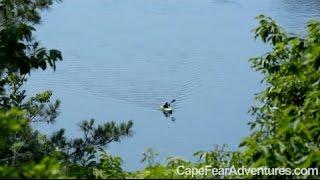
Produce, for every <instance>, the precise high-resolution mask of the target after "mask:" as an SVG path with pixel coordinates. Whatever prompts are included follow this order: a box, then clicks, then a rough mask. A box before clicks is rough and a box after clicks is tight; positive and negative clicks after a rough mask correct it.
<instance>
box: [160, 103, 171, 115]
mask: <svg viewBox="0 0 320 180" xmlns="http://www.w3.org/2000/svg"><path fill="white" fill-rule="evenodd" d="M160 109H161V111H163V112H166V113H172V111H173V109H172V108H171V107H168V108H164V107H163V105H162V106H160Z"/></svg>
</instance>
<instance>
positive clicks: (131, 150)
mask: <svg viewBox="0 0 320 180" xmlns="http://www.w3.org/2000/svg"><path fill="white" fill-rule="evenodd" d="M258 14H265V15H269V16H271V17H273V18H274V19H275V20H277V22H278V23H279V24H280V25H282V26H283V27H284V28H286V29H288V30H290V31H293V32H295V33H298V34H303V33H304V30H303V29H304V27H305V22H306V21H307V20H308V19H310V18H319V17H320V1H317V0H309V1H302V0H300V1H298V0H290V1H289V0H288V1H281V0H259V1H257V0H250V1H249V0H234V1H233V0H135V1H132V0H90V1H88V0H65V1H64V2H63V3H61V4H59V5H56V6H55V7H54V9H52V10H50V11H49V12H45V13H44V14H43V16H44V18H43V23H42V25H41V26H39V30H38V32H37V38H38V39H40V40H41V42H42V44H44V45H45V46H47V47H48V48H57V49H59V50H61V51H62V52H63V57H64V61H63V62H61V63H59V64H58V68H57V71H56V72H55V73H53V72H52V71H47V72H35V73H33V75H32V77H31V79H30V82H29V84H28V89H29V92H30V93H36V92H39V91H43V90H48V89H51V90H53V92H54V94H55V97H56V98H59V99H61V100H62V107H61V115H60V117H59V118H58V121H57V123H56V124H55V125H53V126H52V125H43V124H38V125H37V128H39V129H40V130H42V131H43V132H45V133H49V134H50V133H51V132H53V131H55V130H58V129H60V128H65V129H67V134H68V135H69V136H71V137H75V136H79V135H80V133H79V127H78V126H77V125H78V124H79V123H80V122H81V121H82V120H85V119H90V118H95V119H96V120H97V122H98V123H103V122H107V121H110V120H115V121H118V122H123V121H126V120H133V121H134V131H135V133H134V136H133V137H132V138H127V139H124V140H123V141H122V142H121V143H112V144H110V146H109V147H108V150H109V151H110V152H111V153H112V154H115V155H121V157H122V158H123V160H124V162H125V166H124V167H125V168H126V169H129V170H132V169H137V168H139V167H142V165H141V164H140V159H141V153H142V152H143V151H144V150H145V149H146V148H147V147H152V148H154V150H155V151H157V152H159V153H160V157H159V160H161V161H162V160H165V157H167V156H172V155H175V156H182V157H185V158H188V159H192V154H193V152H195V151H198V150H209V149H211V148H212V147H213V146H214V145H215V144H223V143H226V144H228V145H229V146H230V148H231V149H234V148H237V145H238V144H239V142H240V141H241V138H243V137H245V136H246V135H248V134H249V128H248V127H247V125H246V124H247V122H248V121H249V120H250V117H249V115H248V114H247V111H248V109H249V108H250V106H251V105H252V104H253V96H254V93H256V92H259V90H261V86H260V85H259V81H260V80H261V76H260V75H259V74H257V73H256V72H254V71H253V70H251V69H250V64H249V62H248V59H249V58H250V57H253V56H257V55H260V54H262V53H264V52H265V51H266V50H268V47H266V46H265V45H263V44H261V43H260V42H256V41H255V40H254V39H253V33H252V32H251V30H252V29H253V28H254V27H255V26H256V25H257V22H256V21H255V20H254V17H255V16H257V15H258ZM173 98H175V99H176V100H177V101H176V102H175V104H174V108H175V111H174V113H173V116H172V117H174V118H175V121H174V122H172V121H171V118H166V117H165V116H164V115H163V114H162V113H161V112H160V111H159V106H160V104H161V103H162V102H164V101H170V100H171V99H173Z"/></svg>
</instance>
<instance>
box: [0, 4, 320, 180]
mask: <svg viewBox="0 0 320 180" xmlns="http://www.w3.org/2000/svg"><path fill="white" fill-rule="evenodd" d="M55 2H57V1H54V0H27V1H18V0H1V1H0V23H1V24H0V26H1V27H0V177H1V178H270V176H266V175H229V176H228V175H227V176H226V175H222V174H219V175H212V174H210V173H209V174H207V175H201V176H200V175H199V176H193V177H192V176H191V175H190V174H187V173H186V174H179V173H177V167H179V166H183V167H189V168H201V167H204V166H207V165H210V166H211V167H215V168H228V167H235V168H240V167H243V166H244V167H248V168H249V167H251V168H258V167H269V168H276V167H286V168H292V169H294V168H319V167H320V22H319V21H315V20H312V21H309V22H308V23H307V26H306V35H305V36H298V35H295V34H292V33H289V32H286V31H285V30H284V29H282V28H281V27H280V26H278V25H277V24H276V23H275V21H274V20H273V19H271V18H269V17H266V16H263V15H260V16H258V17H257V20H258V23H259V24H258V26H257V28H256V29H254V31H253V33H254V36H255V37H256V39H259V40H262V41H263V42H264V43H266V44H267V45H268V46H270V47H272V49H271V51H270V52H267V53H265V54H264V55H262V56H259V57H256V58H252V59H250V62H251V65H252V68H253V69H255V70H256V71H258V72H260V73H261V74H262V75H263V79H262V81H261V82H262V84H263V85H264V87H265V89H264V90H263V91H262V92H260V93H258V94H257V95H256V104H255V105H254V106H253V107H251V109H250V111H249V112H250V114H251V117H252V121H251V122H250V123H249V128H250V129H251V134H250V136H248V137H246V138H244V139H243V140H242V142H241V143H240V145H239V149H238V150H233V151H230V150H228V148H227V147H226V146H216V147H215V148H214V149H213V150H211V151H199V152H195V153H194V156H196V157H198V159H199V160H198V161H196V162H191V161H188V160H186V159H183V158H180V157H169V158H168V159H167V161H166V163H164V164H161V163H158V162H156V161H155V157H156V156H157V153H156V152H154V151H153V150H152V149H148V150H147V151H146V152H144V153H143V156H142V163H146V167H145V168H144V169H142V170H139V171H136V172H126V171H124V170H123V169H122V165H123V164H122V163H123V162H122V160H121V158H120V157H114V156H112V155H110V154H108V153H107V152H106V151H105V150H104V149H105V148H106V145H108V144H109V143H111V142H119V141H120V140H121V139H123V138H126V137H130V136H132V133H133V122H132V121H128V122H126V123H120V124H118V123H115V122H107V123H105V124H100V125H96V124H95V121H94V120H93V119H91V120H87V121H84V122H82V123H81V124H80V128H81V131H82V136H81V137H79V138H74V139H72V138H68V137H66V136H65V130H63V129H62V130H60V131H58V132H56V133H54V134H52V135H44V134H43V133H41V132H39V131H38V130H36V129H34V128H32V123H34V122H38V123H39V122H41V123H49V124H50V123H53V122H55V120H56V118H57V117H58V115H59V111H60V109H59V105H60V101H59V100H52V97H51V96H52V92H51V91H45V92H39V93H38V94H35V95H34V96H31V97H29V96H27V95H26V91H25V90H24V89H23V85H24V83H25V82H26V81H27V80H28V77H29V76H30V74H31V73H32V72H33V71H36V70H50V69H53V70H55V69H56V67H57V65H58V63H59V61H61V60H62V59H63V56H62V53H61V52H60V51H59V50H56V49H47V48H45V47H42V46H41V43H39V41H37V40H36V39H35V37H34V33H35V31H36V29H35V27H36V25H37V24H39V23H40V22H41V17H40V12H41V11H42V10H45V9H48V8H50V7H51V6H52V4H54V3H55ZM208 143H210V142H208ZM284 176H287V178H319V176H313V175H304V176H302V175H289V174H287V175H284ZM273 177H275V176H273ZM281 177H283V176H281Z"/></svg>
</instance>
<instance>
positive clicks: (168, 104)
mask: <svg viewBox="0 0 320 180" xmlns="http://www.w3.org/2000/svg"><path fill="white" fill-rule="evenodd" d="M175 101H176V100H175V99H174V100H172V101H171V102H170V103H168V102H166V103H165V104H164V105H163V106H162V107H163V108H169V107H170V106H171V103H173V102H175Z"/></svg>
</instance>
